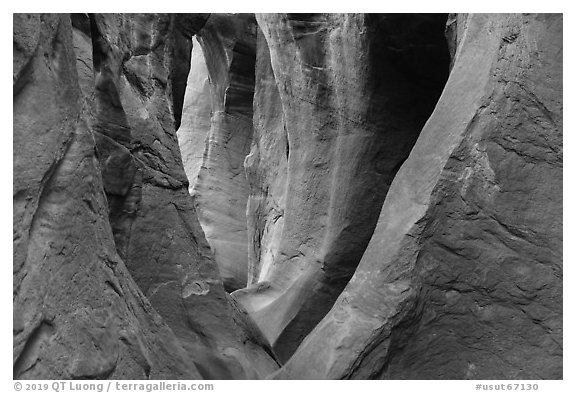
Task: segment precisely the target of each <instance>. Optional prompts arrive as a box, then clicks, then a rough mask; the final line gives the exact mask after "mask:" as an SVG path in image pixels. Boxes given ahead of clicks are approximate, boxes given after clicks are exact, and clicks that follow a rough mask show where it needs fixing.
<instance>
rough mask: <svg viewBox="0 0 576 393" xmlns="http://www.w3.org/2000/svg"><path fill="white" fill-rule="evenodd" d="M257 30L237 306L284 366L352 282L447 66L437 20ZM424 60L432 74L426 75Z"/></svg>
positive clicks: (369, 18)
mask: <svg viewBox="0 0 576 393" xmlns="http://www.w3.org/2000/svg"><path fill="white" fill-rule="evenodd" d="M257 20H258V24H259V26H260V28H261V33H262V34H261V35H260V37H259V42H258V53H257V65H256V93H255V97H254V108H255V113H254V127H255V130H254V138H253V140H254V142H253V144H252V149H251V151H250V154H249V155H248V157H246V163H245V165H246V171H247V174H248V180H249V183H250V196H249V201H248V231H249V236H250V238H249V242H250V251H249V252H250V253H249V255H250V267H249V269H250V278H249V280H250V286H249V287H248V288H247V289H244V290H240V291H237V292H234V296H235V297H236V298H237V299H238V300H239V301H240V302H241V303H242V304H243V305H244V306H245V307H246V308H247V310H248V311H249V312H250V313H251V315H252V316H253V317H254V319H255V321H256V322H257V323H258V325H259V326H260V328H261V329H262V331H263V333H264V334H265V335H266V337H267V338H268V340H269V341H270V342H271V343H272V344H273V347H274V349H275V351H276V352H277V354H278V355H279V357H280V358H281V359H282V360H286V359H288V358H289V357H290V355H291V354H292V352H293V351H294V350H295V349H296V347H297V346H298V345H299V343H300V342H301V340H302V339H303V338H304V337H305V336H306V335H307V334H308V333H309V332H310V330H311V329H312V328H313V327H314V325H315V324H316V323H318V322H319V321H320V319H321V318H322V317H323V316H324V315H325V314H326V313H327V312H328V310H329V309H330V307H331V306H332V304H333V302H334V300H335V299H336V297H337V296H338V295H339V293H340V292H341V291H342V289H343V288H344V286H345V285H346V283H347V282H348V280H349V279H350V277H351V276H352V274H353V273H354V270H355V268H356V265H357V264H358V262H359V261H360V258H361V256H362V253H363V252H364V249H365V248H366V245H367V243H368V241H369V240H370V236H371V235H372V232H373V230H374V226H375V225H376V220H377V217H378V212H379V211H380V208H381V206H382V203H383V200H384V197H385V195H386V192H387V190H388V187H389V185H390V183H391V181H392V179H393V177H394V175H395V173H396V171H397V170H398V168H399V166H400V165H401V163H402V162H403V160H404V159H405V158H406V157H407V155H408V153H409V152H410V149H411V148H412V146H413V144H414V142H415V141H416V138H417V137H418V134H419V132H420V130H421V128H422V126H423V125H424V122H425V121H426V119H427V118H428V116H429V114H430V113H431V111H432V109H433V108H434V104H435V102H436V100H437V98H438V96H439V94H440V91H441V88H442V86H443V82H444V79H445V77H446V75H447V72H448V66H449V61H448V60H449V57H448V50H447V47H446V44H445V40H444V24H445V20H446V16H445V15H444V16H443V15H436V16H427V15H424V16H412V18H410V17H407V16H405V15H398V16H377V15H363V14H356V15H353V14H287V15H283V14H262V15H257ZM400 26H404V27H403V28H400V29H399V27H400ZM424 54H426V55H429V56H433V57H434V62H435V64H437V66H438V68H439V69H440V73H438V72H437V70H436V69H435V68H434V67H431V69H430V70H423V67H422V66H421V64H422V62H423V59H425V58H426V56H424ZM268 59H269V60H268Z"/></svg>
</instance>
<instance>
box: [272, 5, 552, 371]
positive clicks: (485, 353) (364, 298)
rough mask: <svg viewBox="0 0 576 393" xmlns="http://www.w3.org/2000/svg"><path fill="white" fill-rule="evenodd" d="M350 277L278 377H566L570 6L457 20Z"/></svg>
mask: <svg viewBox="0 0 576 393" xmlns="http://www.w3.org/2000/svg"><path fill="white" fill-rule="evenodd" d="M449 28H450V31H451V32H452V33H451V34H456V37H452V38H453V39H454V41H453V42H454V43H455V44H456V45H455V46H454V47H453V53H454V56H455V58H454V61H453V68H452V71H451V74H450V77H449V79H448V82H447V85H446V88H445V89H444V92H443V94H442V97H441V98H440V100H439V102H438V104H437V106H436V109H435V111H434V113H433V114H432V116H431V117H430V119H429V120H428V122H427V124H426V126H425V127H424V129H423V131H422V133H421V135H420V138H419V139H418V142H417V143H416V146H415V147H414V149H413V150H412V152H411V154H410V157H409V158H408V160H407V161H406V163H405V164H404V165H403V166H402V168H401V169H400V171H399V173H398V175H397V176H396V178H395V179H394V182H393V184H392V187H391V189H390V191H389V192H388V195H387V197H386V201H385V203H384V206H383V208H382V212H381V214H380V218H379V221H378V225H377V227H376V231H375V232H374V235H373V236H372V239H371V241H370V244H369V246H368V249H367V250H366V252H365V253H364V256H363V257H362V261H361V262H360V265H359V266H358V269H357V271H356V273H355V274H354V277H353V278H352V279H351V281H350V283H349V284H348V285H347V287H346V289H345V290H344V292H343V293H342V294H341V295H340V296H339V298H338V300H337V302H336V304H335V305H334V307H333V308H332V309H331V310H330V312H329V313H328V315H327V316H326V317H325V318H324V319H323V320H322V322H320V323H319V324H318V326H316V328H315V329H314V331H313V332H312V333H311V334H310V335H309V336H308V337H307V338H306V340H304V342H303V343H302V344H301V346H300V347H299V349H298V351H297V352H296V353H295V354H294V356H293V357H292V358H291V359H290V361H289V362H288V363H287V364H286V365H285V366H284V367H283V368H282V370H281V371H280V372H279V373H277V374H276V375H275V377H276V378H314V379H316V378H358V379H362V378H385V379H540V378H543V379H561V378H562V193H561V191H560V190H561V189H562V15H554V14H547V15H502V14H500V15H484V14H472V15H458V17H456V18H452V20H451V24H450V25H449Z"/></svg>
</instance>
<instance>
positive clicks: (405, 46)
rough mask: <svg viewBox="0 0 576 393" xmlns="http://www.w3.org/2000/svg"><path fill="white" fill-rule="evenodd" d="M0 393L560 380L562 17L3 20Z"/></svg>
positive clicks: (265, 16)
mask: <svg viewBox="0 0 576 393" xmlns="http://www.w3.org/2000/svg"><path fill="white" fill-rule="evenodd" d="M13 17H14V20H13V22H14V23H13V26H14V31H13V41H14V51H13V97H14V106H13V108H14V110H13V133H14V138H13V141H14V142H13V160H14V173H13V200H14V203H13V217H14V219H13V239H14V246H13V326H14V329H13V377H14V379H135V380H140V379H141V380H149V379H165V380H166V379H179V380H197V379H562V378H563V374H562V367H563V344H562V342H563V330H562V322H563V308H562V306H563V297H562V290H563V281H562V278H563V254H562V246H563V238H562V226H563V222H562V187H563V183H562V176H563V139H562V138H563V114H562V112H563V102H562V89H563V82H562V75H563V68H562V67H563V41H562V23H563V17H562V15H561V14H449V15H448V14H330V13H318V14H155V13H153V14H99V13H93V14H88V13H85V14H59V15H56V14H14V16H13Z"/></svg>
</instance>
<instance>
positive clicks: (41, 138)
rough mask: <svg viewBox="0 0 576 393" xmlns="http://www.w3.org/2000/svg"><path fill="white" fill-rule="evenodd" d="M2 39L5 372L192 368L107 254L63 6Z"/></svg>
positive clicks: (152, 372)
mask: <svg viewBox="0 0 576 393" xmlns="http://www.w3.org/2000/svg"><path fill="white" fill-rule="evenodd" d="M13 37H14V51H13V56H14V64H13V66H14V72H13V78H14V79H13V80H14V112H13V113H14V146H13V148H14V178H13V187H14V206H13V209H14V221H13V224H14V259H13V269H14V270H13V273H14V289H13V310H14V316H13V326H14V354H13V356H14V362H13V364H14V370H13V371H14V375H13V377H14V378H17V379H53V378H57V379H69V378H75V379H78V378H79V379H84V378H99V379H100V378H113V379H119V378H127V379H147V378H152V379H153V378H161V379H171V378H179V379H181V378H184V379H188V378H192V379H195V378H199V377H200V373H199V372H198V370H197V369H196V367H195V366H194V363H193V361H192V358H191V357H190V356H189V354H187V353H186V352H185V351H183V350H182V347H181V344H180V342H178V340H177V338H176V336H175V335H174V333H173V332H172V330H171V329H170V328H169V327H168V326H167V325H166V323H165V322H164V321H163V320H162V318H161V317H160V316H159V315H158V313H157V312H156V311H155V310H154V309H153V308H152V307H151V305H150V303H149V301H148V300H147V299H146V297H145V296H144V295H143V294H142V292H141V291H140V290H139V289H138V287H137V286H136V284H135V283H134V281H133V280H132V278H131V277H130V274H129V273H128V271H127V270H126V266H125V265H124V262H123V261H122V259H120V258H119V257H118V254H117V252H116V249H115V245H114V239H113V237H112V230H111V227H110V224H109V223H108V212H107V207H108V206H107V202H106V197H105V195H104V191H103V184H102V177H101V175H100V169H99V165H98V160H97V158H96V152H95V142H94V136H93V134H92V133H91V132H90V130H89V129H88V127H87V124H86V120H85V118H86V110H87V107H86V106H85V105H84V101H83V99H82V95H81V91H80V87H79V84H78V78H77V74H76V58H75V54H74V51H73V49H72V46H73V45H72V28H71V23H70V18H69V16H67V15H64V16H60V15H34V14H14V36H13Z"/></svg>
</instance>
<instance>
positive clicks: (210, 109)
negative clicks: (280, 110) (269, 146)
mask: <svg viewBox="0 0 576 393" xmlns="http://www.w3.org/2000/svg"><path fill="white" fill-rule="evenodd" d="M196 38H197V39H198V42H199V43H200V46H201V48H202V50H201V51H198V52H193V54H192V55H193V61H194V63H193V68H192V72H191V73H190V77H189V79H188V86H187V93H186V108H187V109H188V108H189V110H190V114H188V115H187V116H186V118H185V122H183V123H182V126H181V127H180V129H179V130H178V139H179V141H181V142H180V146H181V147H182V155H183V158H184V168H185V169H186V173H187V175H188V178H189V180H190V183H191V187H190V188H191V193H192V195H193V196H194V199H195V206H196V208H197V211H198V218H199V220H200V223H201V225H202V228H203V229H204V232H205V233H206V239H207V240H208V242H209V244H210V247H211V248H212V250H213V252H214V259H215V260H216V262H217V264H218V267H219V269H220V274H221V276H222V280H223V281H224V285H225V287H226V288H227V290H228V291H233V290H235V289H240V288H244V287H246V283H247V276H248V273H247V271H248V234H247V230H246V201H247V198H248V184H247V181H246V174H245V171H244V158H245V157H246V155H247V154H248V152H249V151H250V143H251V140H252V97H253V95H254V65H255V60H256V21H255V19H254V15H253V14H239V15H228V14H213V15H211V16H210V18H209V19H208V21H207V22H206V24H205V25H204V27H203V28H202V29H201V30H200V31H199V32H198V34H197V36H196ZM202 63H203V64H202ZM196 69H198V71H199V74H196V72H195V71H196ZM208 81H209V83H208ZM204 141H206V142H205V143H204ZM203 146H205V149H203V150H200V149H199V147H203ZM199 153H201V154H202V155H200V154H199ZM200 157H201V159H199V158H200Z"/></svg>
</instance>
